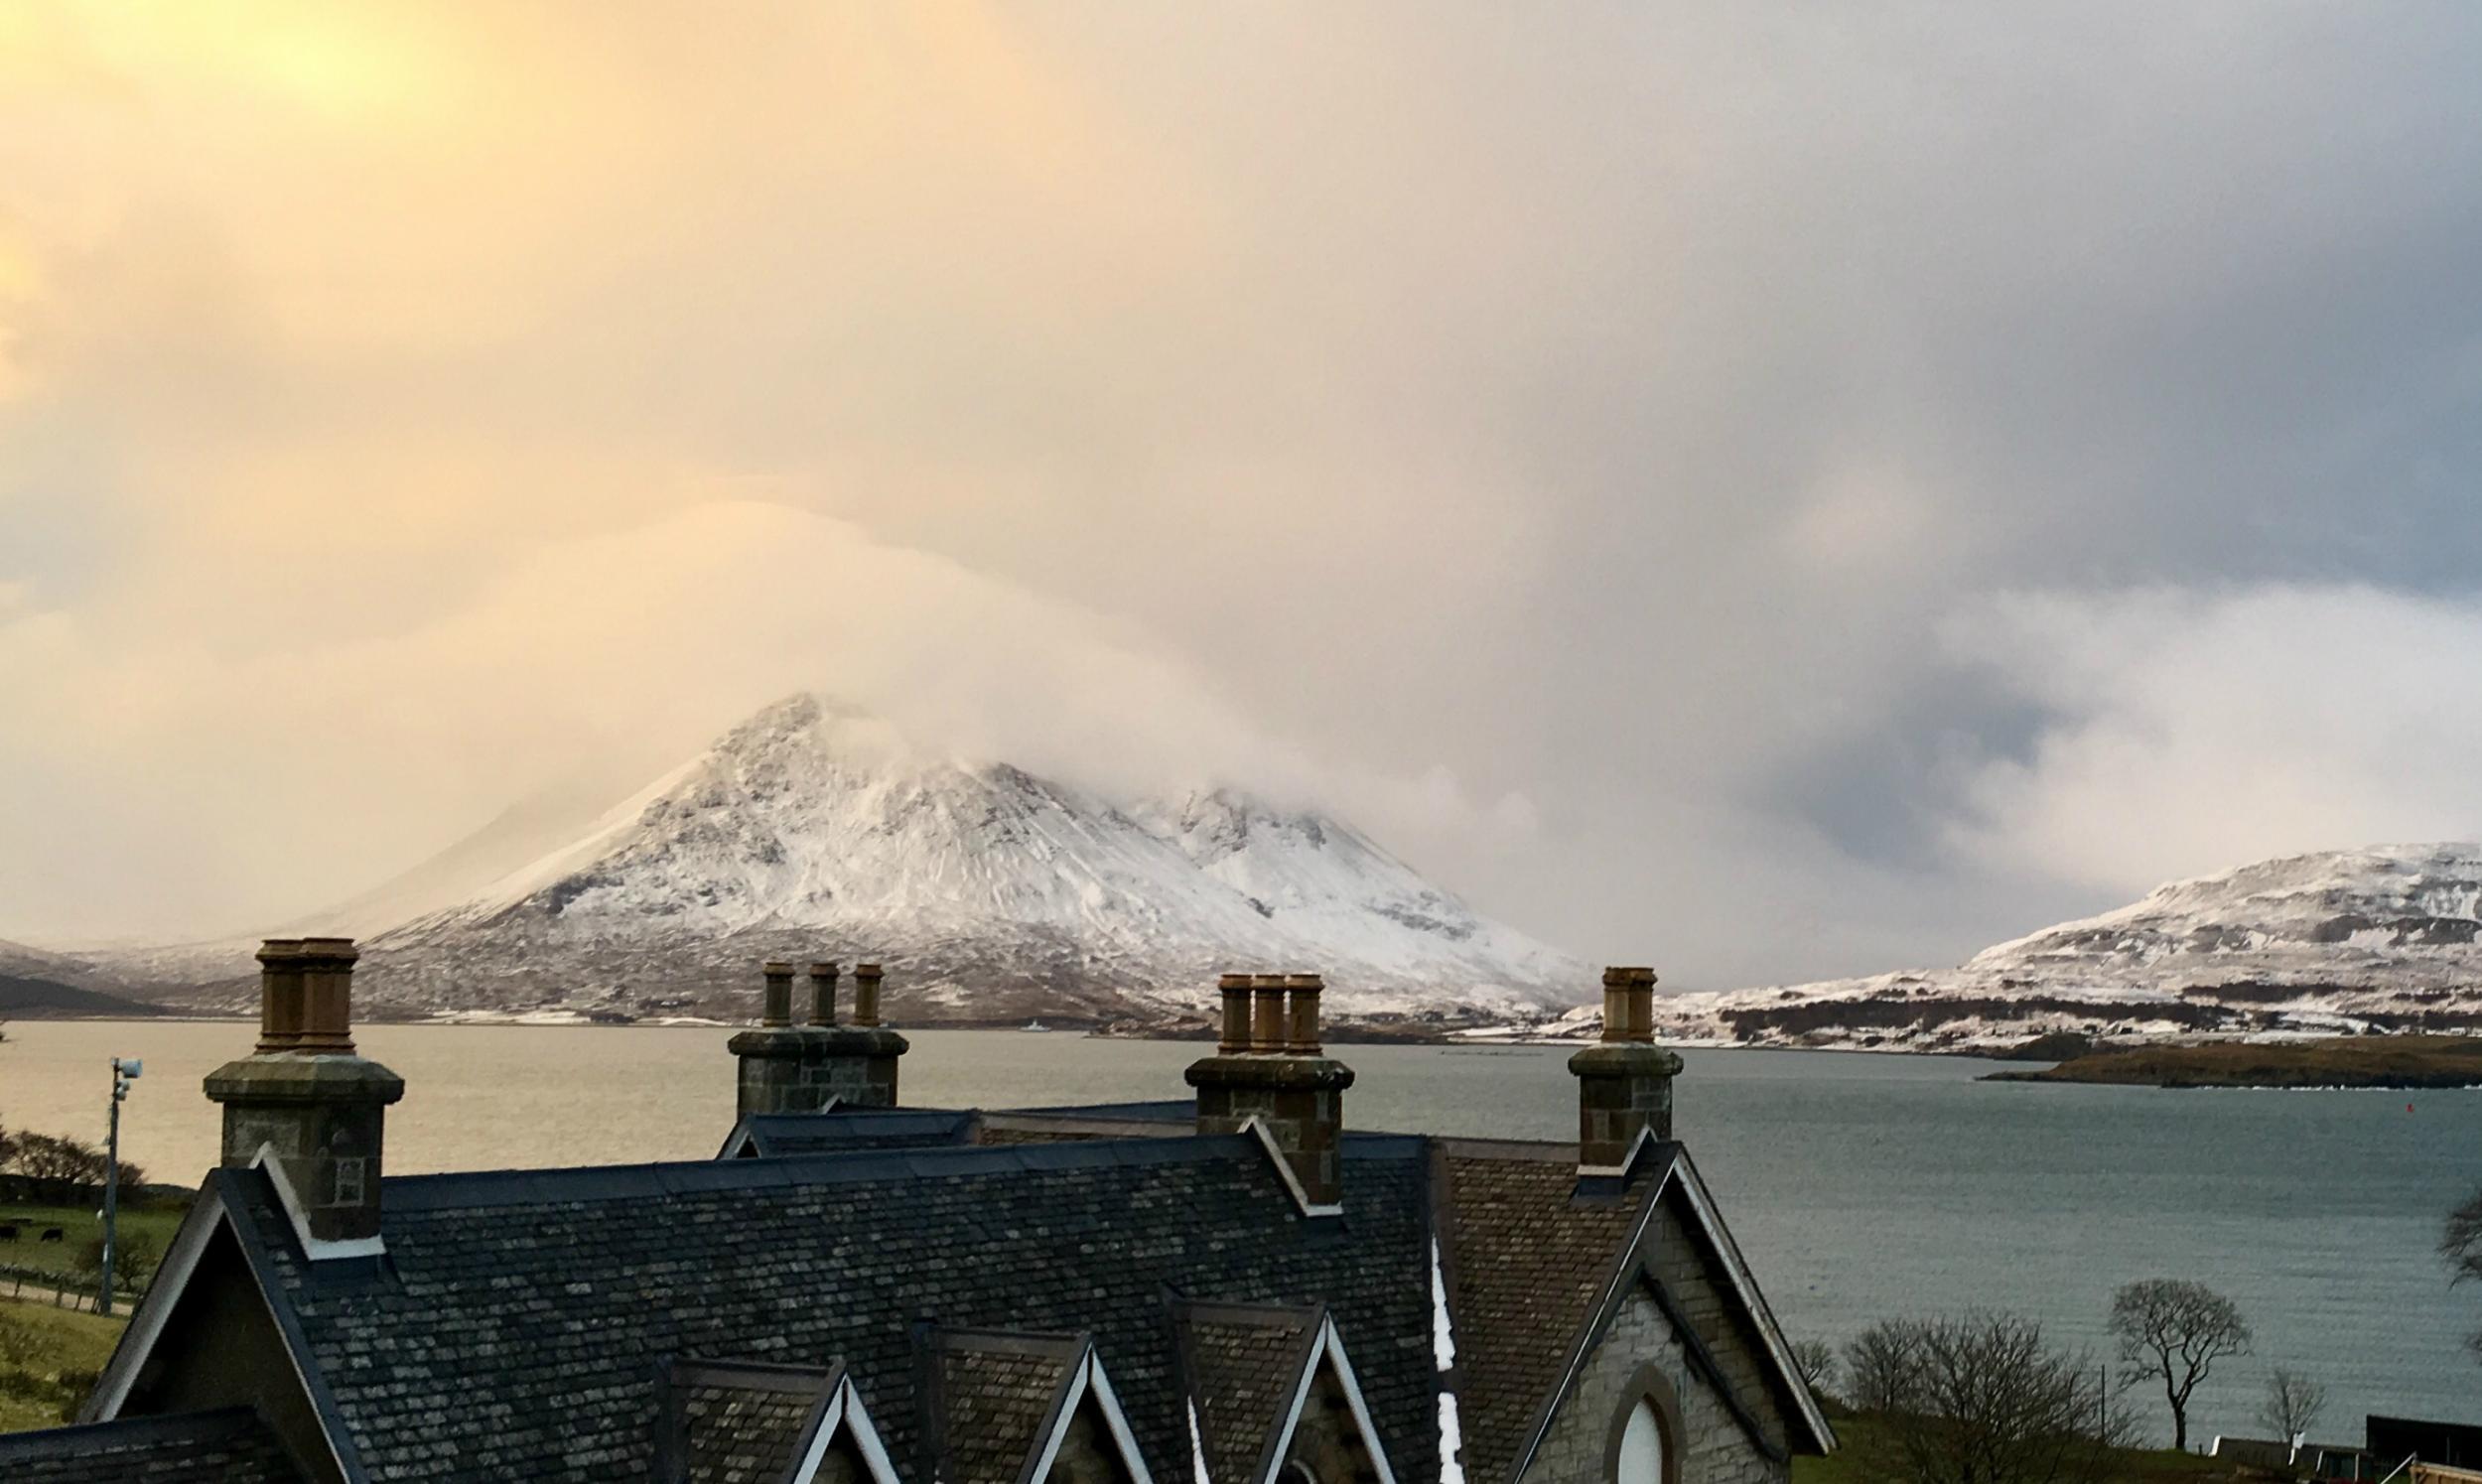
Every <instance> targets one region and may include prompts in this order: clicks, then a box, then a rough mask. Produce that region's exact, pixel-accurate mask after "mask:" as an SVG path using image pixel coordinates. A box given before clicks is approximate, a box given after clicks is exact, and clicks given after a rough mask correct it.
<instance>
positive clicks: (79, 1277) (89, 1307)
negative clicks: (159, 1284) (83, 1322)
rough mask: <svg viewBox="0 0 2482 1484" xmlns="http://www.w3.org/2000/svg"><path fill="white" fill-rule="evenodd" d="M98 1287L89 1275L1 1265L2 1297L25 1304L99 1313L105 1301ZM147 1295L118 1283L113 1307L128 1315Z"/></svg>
mask: <svg viewBox="0 0 2482 1484" xmlns="http://www.w3.org/2000/svg"><path fill="white" fill-rule="evenodd" d="M98 1287H99V1283H98V1281H97V1279H96V1277H95V1275H93V1274H90V1273H62V1272H60V1271H58V1270H56V1269H51V1268H37V1267H34V1266H33V1265H31V1264H27V1263H0V1294H5V1295H6V1296H8V1297H10V1298H15V1299H20V1300H23V1301H25V1302H29V1303H44V1302H47V1301H48V1302H49V1303H51V1305H52V1306H53V1307H54V1308H64V1309H71V1310H74V1311H76V1312H78V1313H82V1314H93V1313H100V1312H102V1309H103V1299H102V1296H101V1294H100V1293H99V1292H98V1291H97V1289H98ZM146 1295H147V1290H146V1285H145V1284H144V1283H140V1284H137V1285H135V1286H130V1285H127V1284H123V1283H118V1282H116V1283H114V1284H113V1285H112V1306H113V1308H115V1309H116V1310H118V1311H119V1312H121V1313H124V1314H125V1313H128V1312H129V1311H130V1310H131V1309H133V1308H135V1307H137V1304H138V1300H139V1299H141V1298H144V1297H145V1296H146Z"/></svg>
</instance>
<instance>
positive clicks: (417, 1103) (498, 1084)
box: [0, 1020, 2482, 1442]
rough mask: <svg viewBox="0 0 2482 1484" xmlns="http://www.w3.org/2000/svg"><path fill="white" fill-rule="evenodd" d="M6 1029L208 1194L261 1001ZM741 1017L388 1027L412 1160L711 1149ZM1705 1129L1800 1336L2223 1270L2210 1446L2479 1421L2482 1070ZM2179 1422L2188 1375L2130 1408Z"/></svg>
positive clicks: (91, 1114)
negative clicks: (2248, 1335)
mask: <svg viewBox="0 0 2482 1484" xmlns="http://www.w3.org/2000/svg"><path fill="white" fill-rule="evenodd" d="M5 1033H6V1036H7V1040H6V1042H5V1043H0V1127H6V1128H9V1129H13V1130H29V1129H31V1130H38V1131H43V1132H47V1133H66V1134H74V1135H77V1136H79V1137H82V1138H87V1139H95V1140H100V1139H101V1137H102V1135H103V1132H104V1121H105V1110H106V1104H107V1102H108V1096H109V1081H110V1075H111V1074H110V1066H109V1062H110V1058H111V1057H113V1056H115V1055H118V1056H122V1057H135V1058H138V1059H140V1060H141V1061H143V1063H144V1067H145V1070H144V1073H143V1075H142V1077H141V1078H140V1080H139V1081H138V1083H137V1084H136V1085H135V1086H134V1087H133V1089H132V1091H131V1094H130V1097H129V1100H128V1102H127V1103H126V1104H125V1105H124V1107H123V1122H122V1126H121V1141H122V1148H123V1151H124V1153H125V1154H126V1156H127V1157H129V1158H131V1159H134V1160H136V1161H138V1162H140V1163H141V1164H143V1165H144V1166H145V1169H146V1171H147V1174H148V1177H149V1178H152V1179H162V1180H170V1181H177V1182H180V1183H184V1184H188V1183H193V1182H195V1181H196V1180H197V1179H198V1178H199V1176H200V1174H201V1172H202V1171H203V1170H205V1169H206V1168H207V1166H208V1165H209V1164H210V1163H211V1162H212V1161H213V1159H214V1157H215V1146H216V1128H217V1116H216V1111H215V1109H214V1107H213V1105H211V1104H209V1103H208V1102H207V1100H206V1097H205V1096H204V1095H203V1094H202V1092H201V1091H200V1081H201V1079H202V1078H203V1077H205V1076H206V1074H207V1072H208V1071H209V1070H210V1069H212V1068H213V1067H215V1066H216V1065H218V1064H219V1063H221V1062H223V1061H225V1060H228V1059H230V1058H232V1057H235V1056H241V1055H246V1054H247V1053H248V1051H249V1049H250V1043H251V1041H252V1039H253V1037H254V1035H255V1026H254V1025H251V1024H245V1023H240V1022H233V1021H211V1022H210V1021H171V1020H137V1021H21V1022H18V1023H15V1024H11V1025H9V1026H7V1027H6V1030H5ZM730 1033H731V1032H730V1031H729V1030H726V1029H723V1028H718V1027H644V1026H632V1027H610V1028H605V1027H569V1026H531V1025H381V1024H372V1025H365V1026H360V1027H357V1029H356V1031H355V1035H356V1038H357V1039H358V1041H359V1043H360V1049H361V1051H362V1053H363V1054H364V1055H366V1056H370V1057H374V1058H376V1059H377V1060H379V1061H382V1062H384V1063H386V1064H387V1065H388V1066H390V1067H393V1068H394V1069H395V1070H396V1071H397V1072H398V1073H400V1074H401V1075H403V1076H404V1078H405V1080H406V1089H407V1090H406V1094H405V1100H404V1102H402V1103H401V1104H399V1105H398V1106H397V1107H396V1108H395V1109H394V1110H393V1111H392V1112H391V1114H390V1116H389V1120H388V1132H387V1140H388V1143H387V1157H388V1167H389V1168H390V1170H392V1171H395V1172H400V1173H402V1172H416V1171H429V1170H450V1169H495V1168H514V1167H538V1166H552V1165H570V1164H604V1163H623V1162H626V1163H636V1162H644V1161H649V1160H663V1159H697V1158H704V1157H707V1156H709V1155H712V1154H713V1153H714V1152H715V1151H716V1148H717V1147H718V1146H719V1145H720V1144H721V1143H722V1141H723V1139H724V1136H725V1134H726V1133H727V1132H728V1131H729V1129H730V1128H731V1125H732V1122H733V1081H734V1079H733V1072H734V1065H733V1060H732V1057H731V1055H730V1054H729V1053H728V1052H727V1051H726V1050H725V1044H724V1043H725V1041H726V1039H727V1037H728V1036H729V1035H730ZM906 1034H907V1036H908V1037H909V1038H910V1039H911V1041H912V1043H913V1049H912V1052H911V1054H909V1055H908V1056H906V1057H905V1059H904V1063H903V1070H902V1084H901V1086H902V1092H903V1100H904V1101H905V1102H906V1103H908V1104H911V1105H916V1106H922V1107H955V1108H964V1107H986V1108H1007V1107H1032V1106H1042V1105H1050V1104H1063V1103H1079V1102H1106V1101H1127V1100H1137V1099H1161V1098H1177V1097H1182V1096H1185V1095H1186V1093H1187V1089H1186V1087H1185V1086H1184V1085H1183V1083H1182V1082H1181V1078H1180V1072H1181V1068H1182V1067H1183V1066H1185V1065H1186V1064H1187V1063H1188V1062H1189V1061H1190V1060H1192V1059H1193V1058H1195V1057H1196V1056H1197V1055H1198V1054H1199V1052H1200V1050H1201V1049H1202V1048H1201V1047H1200V1046H1199V1045H1197V1044H1195V1043H1180V1042H1169V1041H1143V1040H1100V1039H1092V1038H1088V1037H1086V1036H1083V1035H1079V1034H1075V1033H1071V1032H1062V1031H1053V1032H1048V1033H1030V1032H1024V1031H968V1030H909V1031H907V1032H906ZM1334 1054H1335V1055H1337V1056H1338V1057H1339V1058H1341V1059H1342V1060H1344V1061H1346V1062H1347V1063H1348V1064H1350V1065H1351V1066H1352V1067H1353V1069H1354V1071H1355V1073H1356V1074H1357V1077H1358V1080H1357V1081H1356V1082H1355V1083H1354V1086H1353V1089H1352V1091H1351V1092H1350V1093H1349V1094H1347V1095H1346V1098H1345V1115H1346V1122H1347V1124H1348V1125H1349V1126H1351V1127H1355V1128H1363V1129H1379V1130H1391V1131H1406V1132H1430V1133H1437V1134H1444V1135H1463V1136H1482V1137H1489V1138H1514V1139H1547V1140H1570V1139H1574V1138H1575V1137H1576V1135H1577V1111H1576V1108H1577V1104H1576V1098H1577V1092H1576V1086H1575V1084H1574V1082H1573V1081H1572V1079H1571V1078H1570V1076H1569V1073H1568V1069H1567V1067H1566V1066H1565V1065H1564V1061H1565V1058H1566V1055H1567V1051H1566V1050H1565V1049H1564V1048H1555V1047H1437V1046H1362V1045H1355V1046H1344V1047H1340V1048H1336V1049H1335V1051H1334ZM1682 1055H1683V1058H1684V1060H1685V1061H1686V1062H1687V1068H1686V1070H1685V1071H1684V1072H1683V1074H1682V1076H1681V1078H1680V1081H1679V1083H1678V1084H1677V1087H1676V1092H1675V1098H1676V1108H1675V1119H1676V1133H1677V1134H1678V1136H1679V1137H1680V1138H1681V1139H1682V1141H1683V1142H1684V1143H1686V1144H1687V1145H1688V1147H1689V1149H1690V1153H1691V1156H1692V1158H1694V1159H1695V1160H1696V1161H1697V1164H1698V1168H1699V1170H1700V1171H1701V1173H1703V1174H1704V1175H1705V1177H1706V1179H1707V1182H1708V1184H1709V1185H1710V1186H1711V1187H1712V1188H1713V1190H1714V1192H1715V1195H1716V1198H1717V1202H1718V1204H1719V1205H1720V1207H1721V1208H1722V1211H1723V1214H1724V1219H1725V1220H1726V1221H1727V1222H1728V1223H1729V1224H1730V1227H1731V1230H1732V1233H1733V1235H1734V1237H1735V1238H1736V1239H1737V1240H1738V1242H1739V1244H1740V1248H1741V1251H1742V1253H1743V1255H1744V1256H1745V1257H1746V1258H1747V1259H1748V1261H1749V1264H1750V1266H1751V1268H1752V1270H1753V1271H1754V1272H1755V1274H1756V1275H1757V1278H1758V1282H1759V1283H1760V1285H1761V1287H1762V1288H1763V1289H1764V1290H1765V1293H1766V1295H1767V1298H1768V1301H1769V1303H1770V1304H1771V1305H1772V1307H1773V1308H1774V1310H1775V1313H1776V1316H1777V1318H1778V1320H1779V1321H1780V1322H1781V1324H1782V1325H1783V1327H1784V1329H1785V1331H1786V1332H1787V1333H1788V1334H1790V1335H1792V1336H1794V1337H1795V1338H1803V1337H1811V1336H1815V1337H1818V1338H1821V1339H1825V1340H1827V1341H1830V1342H1832V1343H1837V1344H1841V1343H1843V1342H1844V1341H1846V1340H1848V1339H1850V1338H1851V1337H1852V1336H1854V1335H1855V1334H1857V1333H1858V1332H1860V1331H1861V1330H1862V1329H1863V1328H1865V1327H1866V1326H1868V1325H1869V1324H1871V1323H1873V1322H1875V1321H1877V1320H1880V1319H1886V1318H1894V1317H1901V1316H1916V1315H1929V1314H1938V1313H1956V1312H1962V1311H1965V1310H1971V1309H1998V1310H2008V1311H2013V1312H2016V1313H2021V1314H2025V1315H2028V1316H2030V1317H2032V1318H2034V1319H2036V1320H2038V1321H2039V1322H2040V1323H2041V1325H2042V1326H2043V1329H2044V1331H2045V1333H2046V1334H2047V1335H2048V1336H2049V1337H2050V1338H2052V1339H2053V1340H2054V1341H2056V1342H2057V1343H2058V1344H2059V1345H2061V1346H2063V1347H2066V1348H2070V1349H2079V1350H2090V1351H2092V1352H2093V1359H2094V1363H2095V1364H2096V1365H2097V1366H2098V1367H2102V1366H2108V1365H2111V1364H2112V1360H2113V1358H2112V1356H2111V1354H2110V1352H2109V1347H2108V1340H2107V1336H2106V1333H2105V1321H2106V1319H2107V1318H2108V1316H2109V1313H2110V1309H2111V1303H2112V1294H2113V1291H2114V1290H2115V1289H2116V1288H2117V1287H2118V1286H2119V1285H2121V1284H2122V1283H2125V1282H2131V1281H2133V1280H2136V1279H2142V1278H2155V1277H2170V1278H2183V1279H2194V1280H2197V1281H2198V1282H2204V1283H2206V1284H2208V1285H2209V1286H2211V1287H2213V1288H2215V1289H2217V1290H2219V1291H2221V1292H2223V1293H2225V1294H2228V1295H2229V1296H2230V1297H2232V1298H2233V1299H2234V1300H2235V1301H2236V1302H2237V1303H2239V1305H2240V1307H2241V1309H2242V1311H2243V1313H2244V1314H2245V1315H2246V1317H2247V1318H2248V1319H2249V1321H2250V1323H2251V1325H2252V1327H2253V1328H2254V1330H2255V1332H2256V1343H2255V1346H2254V1349H2253V1351H2252V1353H2251V1354H2249V1355H2248V1356H2246V1357H2242V1358H2239V1359H2236V1360H2231V1361H2227V1362H2224V1363H2223V1364H2221V1365H2219V1366H2218V1367H2217V1369H2216V1371H2215V1373H2214V1374H2213V1375H2212V1376H2211V1377H2210V1378H2209V1380H2208V1381H2207V1383H2206V1384H2205V1385H2204V1386H2202V1387H2200V1388H2199V1390H2198V1393H2197V1397H2196V1399H2195V1402H2194V1403H2193V1406H2192V1411H2191V1435H2192V1437H2193V1439H2201V1440H2202V1439H2211V1438H2212V1437H2214V1436H2215V1435H2216V1434H2217V1433H2231V1434H2236V1435H2265V1434H2266V1432H2267V1429H2266V1428H2265V1427H2264V1426H2263V1424H2261V1423H2260V1422H2259V1421H2258V1420H2257V1419H2256V1413H2257V1410H2258V1403H2259V1400H2260V1396H2261V1394H2262V1391H2263V1389H2264V1386H2265V1383H2266V1377H2267V1373H2268V1372H2269V1370H2270V1369H2271V1368H2273V1367H2274V1366H2276V1365H2284V1366H2288V1367H2290V1368H2292V1369H2294V1370H2298V1371H2301V1372H2304V1373H2307V1374H2308V1375H2310V1376H2311V1377H2313V1378H2315V1379H2316V1380H2318V1381H2319V1382H2321V1383H2322V1384H2324V1385H2325V1386H2326V1388H2327V1392H2328V1401H2327V1406H2326V1410H2325V1412H2324V1413H2323V1414H2322V1417H2321V1419H2320V1422H2319V1424H2318V1426H2317V1427H2316V1428H2315V1429H2313V1430H2314V1431H2315V1433H2316V1434H2317V1435H2318V1437H2319V1439H2320V1440H2334V1441H2338V1442H2358V1441H2359V1439H2360V1437H2361V1433H2362V1422H2363V1417H2364V1415H2365V1414H2368V1413H2373V1412H2378V1413H2385V1414H2390V1415H2397V1416H2413V1417H2435V1418H2445V1419H2450V1420H2460V1421H2466V1422H2482V1360H2478V1359H2477V1357H2476V1355H2475V1353H2474V1352H2473V1351H2471V1350H2469V1349H2468V1348H2466V1339H2467V1337H2468V1336H2470V1335H2472V1334H2473V1333H2474V1332H2475V1331H2477V1330H2482V1290H2477V1289H2476V1288H2474V1287H2472V1286H2470V1285H2468V1286H2466V1287H2463V1288H2450V1287H2449V1285H2448V1282H2447V1280H2448V1273H2447V1270H2446V1268H2445V1266H2444V1265H2443V1264H2442V1263H2441V1262H2440V1260H2439V1258H2438V1255H2437V1253H2436V1251H2435V1248H2436V1244H2437V1241H2438V1237H2439V1231H2440V1227H2441V1224H2442V1222H2443V1220H2444V1218H2445V1216H2446V1214H2447V1212H2448V1211H2449V1210H2450V1209H2451V1208H2452V1207H2453V1206H2455V1205H2456V1204H2457V1203H2458V1202H2460V1201H2461V1200H2463V1199H2465V1198H2466V1197H2468V1196H2470V1195H2471V1194H2473V1192H2474V1191H2475V1189H2476V1188H2477V1187H2482V1090H2474V1091H2453V1092H2419V1093H2406V1092H2383V1091H2306V1092H2292V1091H2284V1092H2275V1091H2220V1090H2219V1091H2182V1092H2167V1091H2159V1090H2155V1089H2149V1088H2125V1087H2080V1086H2068V1085H2050V1084H2023V1083H1994V1082H1984V1081H1980V1080H1978V1079H1979V1078H1980V1077H1981V1076H1982V1075H1983V1074H1984V1073H1985V1072H1988V1071H1991V1070H1994V1068H1995V1064H1993V1063H1989V1062H1982V1061H1976V1060H1971V1059H1966V1058H1954V1057H1924V1056H1902V1055H1878V1054H1869V1053H1860V1052H1832V1051H1756V1050H1698V1049H1690V1050H1685V1051H1684V1052H1683V1053H1682ZM2130 1396H2131V1399H2132V1405H2133V1406H2135V1407H2137V1409H2138V1410H2139V1412H2140V1413H2141V1415H2144V1416H2148V1417H2155V1419H2156V1420H2157V1422H2158V1423H2160V1425H2159V1426H2158V1428H2157V1430H2158V1432H2159V1433H2160V1434H2161V1435H2162V1436H2164V1437H2166V1438H2167V1437H2168V1435H2169V1424H2168V1420H2167V1419H2166V1418H2165V1417H2163V1416H2161V1414H2162V1403H2161V1401H2160V1392H2159V1389H2158V1390H2156V1391H2153V1392H2148V1391H2147V1390H2145V1389H2143V1388H2139V1389H2136V1390H2133V1391H2132V1392H2131V1394H2130Z"/></svg>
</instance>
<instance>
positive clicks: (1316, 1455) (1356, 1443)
mask: <svg viewBox="0 0 2482 1484" xmlns="http://www.w3.org/2000/svg"><path fill="white" fill-rule="evenodd" d="M1285 1462H1286V1463H1288V1464H1299V1465H1300V1466H1301V1467H1302V1468H1303V1469H1304V1470H1305V1471H1306V1472H1308V1473H1309V1475H1310V1478H1312V1479H1314V1480H1316V1481H1317V1484H1378V1481H1379V1469H1378V1466H1377V1465H1376V1464H1374V1463H1373V1462H1372V1461H1371V1457H1370V1449H1369V1448H1367V1447H1365V1446H1363V1444H1362V1433H1361V1426H1360V1424H1359V1423H1357V1422H1355V1421H1354V1420H1353V1405H1352V1403H1350V1402H1348V1401H1346V1400H1345V1396H1344V1383H1343V1382H1342V1381H1340V1380H1338V1379H1337V1377H1336V1371H1335V1367H1334V1366H1332V1365H1330V1364H1327V1363H1326V1362H1325V1361H1323V1360H1322V1361H1321V1362H1320V1363H1319V1366H1318V1374H1317V1377H1316V1379H1315V1380H1313V1381H1311V1382H1310V1395H1309V1396H1308V1397H1306V1398H1304V1399H1303V1402H1302V1417H1301V1420H1300V1421H1299V1422H1297V1423H1296V1424H1295V1425H1294V1428H1293V1445H1292V1447H1291V1449H1290V1450H1289V1451H1287V1452H1286V1454H1285Z"/></svg>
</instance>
